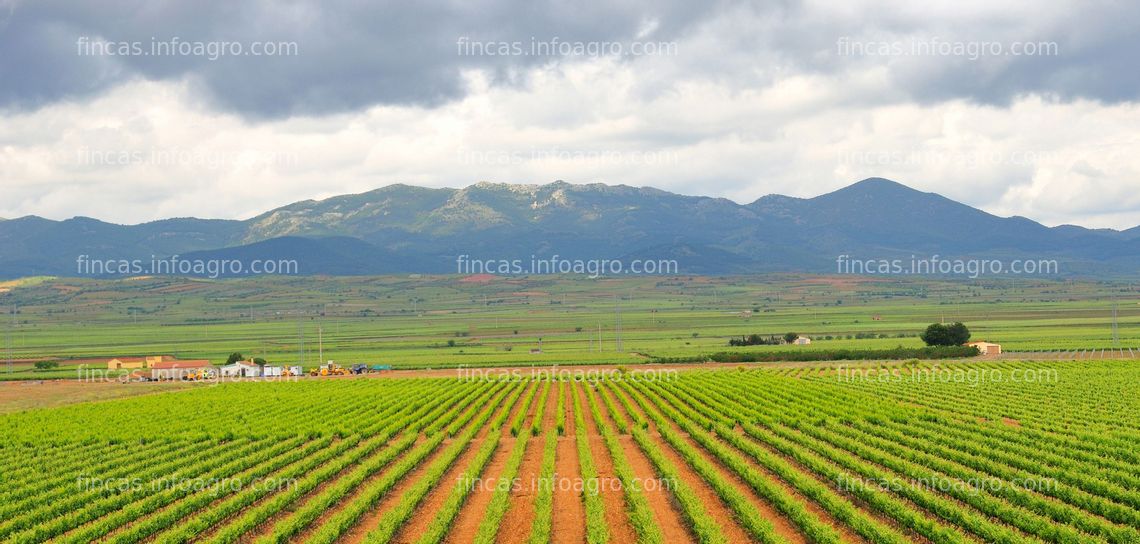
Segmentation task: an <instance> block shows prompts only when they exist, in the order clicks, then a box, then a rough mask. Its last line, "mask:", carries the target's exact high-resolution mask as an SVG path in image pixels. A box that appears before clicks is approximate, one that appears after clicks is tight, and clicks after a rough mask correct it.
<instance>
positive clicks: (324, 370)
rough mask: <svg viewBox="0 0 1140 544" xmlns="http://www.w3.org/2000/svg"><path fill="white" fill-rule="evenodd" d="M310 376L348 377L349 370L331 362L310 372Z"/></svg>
mask: <svg viewBox="0 0 1140 544" xmlns="http://www.w3.org/2000/svg"><path fill="white" fill-rule="evenodd" d="M309 375H310V376H347V375H348V369H346V368H344V367H342V366H340V365H338V364H336V363H334V362H332V361H329V362H327V363H325V364H323V365H321V366H319V367H317V368H314V369H313V370H311V371H309Z"/></svg>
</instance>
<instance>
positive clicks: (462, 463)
mask: <svg viewBox="0 0 1140 544" xmlns="http://www.w3.org/2000/svg"><path fill="white" fill-rule="evenodd" d="M526 394H527V392H526V391H523V393H522V394H521V395H520V396H519V398H518V400H516V401H515V404H514V406H512V407H511V410H510V414H508V416H507V418H506V419H505V420H503V424H502V426H501V427H500V428H501V429H504V430H505V429H506V428H507V425H509V424H510V421H511V418H512V417H513V416H514V415H515V414H517V413H518V412H519V410H521V409H522V400H523V397H524V396H525V395H526ZM502 409H503V408H498V409H496V412H499V411H501V410H502ZM492 430H493V429H492V427H491V425H485V426H484V427H483V428H482V429H480V430H479V432H478V433H476V435H475V437H474V438H473V439H472V440H471V443H469V444H468V445H467V447H466V448H465V449H464V450H463V453H461V454H460V455H459V457H458V458H456V460H455V462H454V463H452V464H451V466H449V467H448V468H447V470H446V471H444V473H443V477H442V478H440V480H439V482H438V483H437V484H436V485H435V487H434V488H433V489H432V490H431V491H429V492H428V494H427V496H426V497H424V499H423V501H422V502H420V504H419V506H417V507H416V509H415V510H414V511H413V512H412V515H411V517H409V518H408V521H406V522H405V523H404V525H403V527H400V530H399V531H397V532H396V535H395V537H394V538H393V539H392V541H393V542H395V543H397V544H412V543H414V542H415V541H416V540H418V539H419V537H420V535H422V534H423V533H425V532H427V529H428V527H429V526H430V525H431V523H432V522H433V521H435V518H436V516H437V515H438V514H439V511H440V510H441V509H442V508H443V505H444V503H445V502H446V501H447V497H448V496H449V495H451V491H452V490H453V489H454V488H455V485H456V484H457V483H458V482H459V477H460V476H462V475H463V472H464V471H466V470H467V465H469V464H470V463H471V459H472V458H474V457H475V455H476V454H477V453H478V452H479V449H480V448H481V447H483V442H484V441H485V440H488V439H489V438H488V435H490V434H491V431H492ZM506 436H508V437H509V436H510V434H509V433H506ZM509 443H510V441H508V440H500V441H499V445H498V446H496V448H495V449H496V450H499V449H503V447H504V446H505V445H508V444H509ZM441 451H442V449H441ZM424 466H427V465H426V464H425V465H424ZM476 476H478V475H476ZM463 536H467V538H466V539H463V540H461V542H470V541H471V540H472V539H473V538H474V536H475V535H474V534H471V535H461V537H460V538H462V537H463Z"/></svg>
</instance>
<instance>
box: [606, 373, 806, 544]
mask: <svg viewBox="0 0 1140 544" xmlns="http://www.w3.org/2000/svg"><path fill="white" fill-rule="evenodd" d="M600 393H601V394H603V395H608V396H610V398H611V399H612V400H613V404H614V406H616V407H617V409H618V413H619V416H620V417H622V418H625V420H626V421H627V422H628V423H629V424H630V425H633V418H632V417H630V414H629V413H628V412H627V411H626V409H625V407H624V406H623V405H622V404H621V403H620V402H619V401H618V399H617V398H616V397H614V396H613V395H615V394H617V391H613V390H611V389H610V388H609V387H604V388H601V390H600ZM630 406H631V407H632V408H633V410H634V412H635V413H636V414H637V416H639V417H641V418H643V419H647V418H645V414H643V413H642V412H641V409H640V408H639V407H638V406H636V405H634V404H633V403H632V402H631V403H630ZM646 433H647V434H648V435H649V437H650V438H652V439H653V443H654V444H656V445H657V448H658V449H659V450H661V453H662V454H663V455H664V456H665V458H666V459H667V460H668V461H669V462H670V463H672V464H673V466H675V467H677V473H678V476H680V478H681V480H682V481H683V483H684V484H685V485H686V486H688V487H689V488H690V489H692V490H693V492H694V493H695V494H696V495H697V497H698V498H699V499H700V500H701V504H702V505H703V506H704V507H705V511H706V512H708V514H709V516H711V517H712V518H713V519H714V520H716V522H717V525H718V526H720V528H721V531H723V532H724V536H725V537H726V538H727V539H728V541H729V542H754V541H755V539H754V538H752V536H751V534H749V533H748V532H747V531H746V530H745V529H744V528H743V527H742V526H741V525H740V524H739V523H737V521H736V514H735V513H733V511H732V508H730V507H729V506H728V505H727V504H725V503H724V501H722V500H721V499H720V497H719V496H718V495H717V494H716V491H715V490H714V489H713V488H712V487H711V486H710V485H709V484H708V482H705V480H704V478H701V476H700V475H699V474H697V472H696V471H695V470H694V469H693V468H692V467H691V466H689V464H688V463H687V462H686V461H685V459H684V458H682V457H681V455H680V454H678V453H677V452H676V451H675V450H673V448H672V447H671V446H670V445H669V443H668V442H666V441H665V440H664V439H663V438H662V437H661V434H660V433H659V432H657V426H656V425H655V424H654V423H653V422H652V421H650V422H649V429H648V430H647V431H646ZM789 542H794V540H790V539H789Z"/></svg>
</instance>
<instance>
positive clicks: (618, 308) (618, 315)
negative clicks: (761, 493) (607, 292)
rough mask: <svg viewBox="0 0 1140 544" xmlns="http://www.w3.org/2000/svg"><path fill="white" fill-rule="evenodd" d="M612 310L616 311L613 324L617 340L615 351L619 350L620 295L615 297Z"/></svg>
mask: <svg viewBox="0 0 1140 544" xmlns="http://www.w3.org/2000/svg"><path fill="white" fill-rule="evenodd" d="M614 310H615V311H616V312H617V324H616V325H615V326H614V334H615V335H616V336H617V340H616V341H615V343H614V345H615V346H616V348H617V351H618V352H621V296H618V297H617V299H616V305H615V306H614Z"/></svg>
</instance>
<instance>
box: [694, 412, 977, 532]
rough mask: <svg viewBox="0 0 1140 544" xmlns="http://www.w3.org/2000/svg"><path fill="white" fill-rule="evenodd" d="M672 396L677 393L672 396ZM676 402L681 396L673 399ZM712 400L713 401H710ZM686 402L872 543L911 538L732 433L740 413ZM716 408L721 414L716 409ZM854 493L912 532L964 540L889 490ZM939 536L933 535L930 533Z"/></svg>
mask: <svg viewBox="0 0 1140 544" xmlns="http://www.w3.org/2000/svg"><path fill="white" fill-rule="evenodd" d="M674 398H675V397H674ZM676 402H677V404H680V401H676ZM714 404H715V403H714ZM681 405H683V406H687V409H689V410H693V409H695V410H696V411H698V412H701V413H704V414H705V415H711V416H714V417H718V418H723V419H720V420H719V421H720V424H717V425H711V426H712V427H713V430H714V432H715V433H716V435H717V436H719V437H720V438H721V439H722V440H724V441H725V442H728V443H729V444H732V445H733V446H734V447H736V448H737V449H738V450H740V451H742V452H745V453H747V454H748V455H750V456H752V457H753V458H754V459H756V460H757V461H759V462H760V464H761V465H764V466H765V467H767V468H768V469H769V470H771V471H773V472H775V473H776V474H778V475H780V477H781V478H784V479H785V481H787V482H788V483H789V484H791V485H792V486H793V487H795V488H796V489H798V490H800V492H801V493H803V494H804V495H806V496H808V497H810V498H812V499H813V500H815V501H816V502H818V503H819V504H820V506H822V507H823V508H824V509H825V510H827V511H828V512H829V513H831V515H833V516H835V517H836V518H837V519H839V520H841V521H844V522H846V523H848V524H849V525H851V527H852V528H853V529H855V531H856V532H858V533H859V534H861V535H863V536H864V537H865V538H867V539H868V540H870V541H872V542H876V543H878V542H898V543H902V542H909V539H907V538H906V537H904V536H903V535H901V534H899V533H898V532H897V531H895V530H894V529H892V528H889V527H887V526H885V525H883V524H881V523H879V522H878V521H877V520H875V519H873V518H871V517H870V516H868V515H867V514H866V513H865V512H863V511H861V510H859V509H858V508H856V507H855V506H854V505H852V504H851V503H850V502H848V501H847V500H846V499H844V498H843V497H841V496H840V495H838V494H837V493H836V492H835V491H833V490H832V489H831V488H829V487H827V486H825V485H823V484H821V483H819V482H818V481H816V480H814V479H812V478H809V477H808V476H806V475H803V474H801V473H800V472H799V471H798V470H796V469H795V468H794V467H793V466H792V465H791V464H790V463H789V462H788V461H785V460H784V459H781V458H780V457H778V456H776V455H773V454H772V453H771V452H769V451H768V450H767V449H765V448H763V447H760V446H758V445H756V444H755V443H753V442H750V441H748V440H747V439H745V438H744V437H742V436H740V435H738V434H736V432H734V431H733V429H732V425H733V424H734V423H735V422H737V421H745V418H743V417H742V416H739V415H736V416H731V415H727V414H731V411H729V410H727V409H725V408H724V407H723V406H719V405H718V407H717V408H716V410H715V411H713V410H712V409H711V408H706V407H705V403H704V402H701V401H699V400H696V399H693V400H692V402H691V403H690V404H688V405H684V404H681ZM718 412H719V413H718ZM742 426H743V428H744V430H745V432H746V433H748V434H749V435H750V436H752V437H753V438H757V439H759V440H760V441H761V442H765V443H768V444H769V445H770V446H772V447H774V448H776V449H777V451H781V452H783V453H785V454H786V455H790V456H791V457H792V459H794V460H796V462H798V463H800V464H801V465H803V466H804V467H806V468H807V469H808V470H810V471H812V472H814V473H816V474H819V475H821V476H823V477H824V478H826V479H828V480H829V481H832V482H839V481H844V479H845V478H847V476H846V474H844V473H843V472H842V471H840V470H838V469H835V468H834V467H832V465H830V464H829V463H828V462H826V461H825V460H823V459H820V458H818V457H814V456H809V455H807V454H806V452H803V451H799V450H796V449H781V448H779V447H777V445H776V444H772V443H770V442H767V441H765V438H767V436H766V435H765V434H764V433H762V432H760V431H759V429H757V428H756V427H755V426H754V425H751V424H747V423H742ZM851 492H852V494H853V495H855V496H856V497H858V498H860V499H862V500H864V501H866V502H867V504H869V505H870V506H871V507H873V508H875V509H876V510H879V511H880V512H882V513H884V514H886V515H887V516H889V517H892V518H894V519H895V520H896V521H898V522H899V524H900V525H902V526H905V527H910V528H912V529H914V530H915V531H917V532H919V533H920V534H923V535H925V536H928V537H930V538H932V539H933V540H934V541H936V542H947V543H950V542H965V541H966V540H965V538H964V537H962V536H961V535H960V534H957V533H956V532H954V531H953V530H952V529H950V528H948V527H945V526H943V525H940V524H937V523H935V522H934V521H932V520H931V519H929V518H927V517H926V516H924V515H923V514H922V513H920V512H918V511H916V510H915V509H913V508H911V507H910V506H909V505H908V504H906V503H905V502H903V501H900V500H898V499H896V498H894V497H892V496H890V495H889V494H887V493H885V492H883V491H880V490H878V489H873V488H871V487H863V488H857V489H853V490H851ZM933 535H937V536H933Z"/></svg>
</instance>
